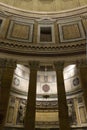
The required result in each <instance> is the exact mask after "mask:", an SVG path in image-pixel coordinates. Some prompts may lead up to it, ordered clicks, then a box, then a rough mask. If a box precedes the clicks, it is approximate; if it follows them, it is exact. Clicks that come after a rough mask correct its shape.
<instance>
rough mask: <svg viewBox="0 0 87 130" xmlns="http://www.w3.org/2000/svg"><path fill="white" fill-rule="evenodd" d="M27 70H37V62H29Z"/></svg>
mask: <svg viewBox="0 0 87 130" xmlns="http://www.w3.org/2000/svg"><path fill="white" fill-rule="evenodd" d="M29 68H30V69H33V70H37V69H38V68H39V61H30V62H29Z"/></svg>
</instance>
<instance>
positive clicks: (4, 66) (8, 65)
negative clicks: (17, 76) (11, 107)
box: [0, 59, 16, 130]
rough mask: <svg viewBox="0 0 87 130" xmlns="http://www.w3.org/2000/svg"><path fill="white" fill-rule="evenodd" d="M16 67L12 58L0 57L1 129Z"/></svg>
mask: <svg viewBox="0 0 87 130" xmlns="http://www.w3.org/2000/svg"><path fill="white" fill-rule="evenodd" d="M15 68H16V61H14V60H3V59H0V69H1V70H2V74H1V99H0V101H1V104H2V109H3V113H2V117H3V121H2V126H1V129H0V130H2V129H3V127H4V125H5V119H6V114H7V108H8V102H9V97H10V89H11V84H12V79H13V74H14V69H15Z"/></svg>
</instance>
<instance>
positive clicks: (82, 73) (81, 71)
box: [77, 60, 87, 110]
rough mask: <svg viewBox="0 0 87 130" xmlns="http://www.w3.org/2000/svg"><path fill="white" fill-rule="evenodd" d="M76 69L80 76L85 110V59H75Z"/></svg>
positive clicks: (86, 68) (86, 84)
mask: <svg viewBox="0 0 87 130" xmlns="http://www.w3.org/2000/svg"><path fill="white" fill-rule="evenodd" d="M77 69H78V70H79V71H78V72H79V76H80V81H81V86H82V89H83V96H84V101H85V106H86V110H87V63H86V61H83V60H80V61H77Z"/></svg>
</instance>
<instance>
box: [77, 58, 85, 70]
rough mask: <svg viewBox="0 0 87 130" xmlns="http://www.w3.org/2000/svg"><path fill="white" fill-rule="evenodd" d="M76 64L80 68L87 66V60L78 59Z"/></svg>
mask: <svg viewBox="0 0 87 130" xmlns="http://www.w3.org/2000/svg"><path fill="white" fill-rule="evenodd" d="M76 65H77V67H78V68H81V67H87V61H86V60H83V59H81V60H77V61H76Z"/></svg>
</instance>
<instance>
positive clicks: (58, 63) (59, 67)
mask: <svg viewBox="0 0 87 130" xmlns="http://www.w3.org/2000/svg"><path fill="white" fill-rule="evenodd" d="M54 67H55V69H56V70H63V68H64V61H56V62H54Z"/></svg>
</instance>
